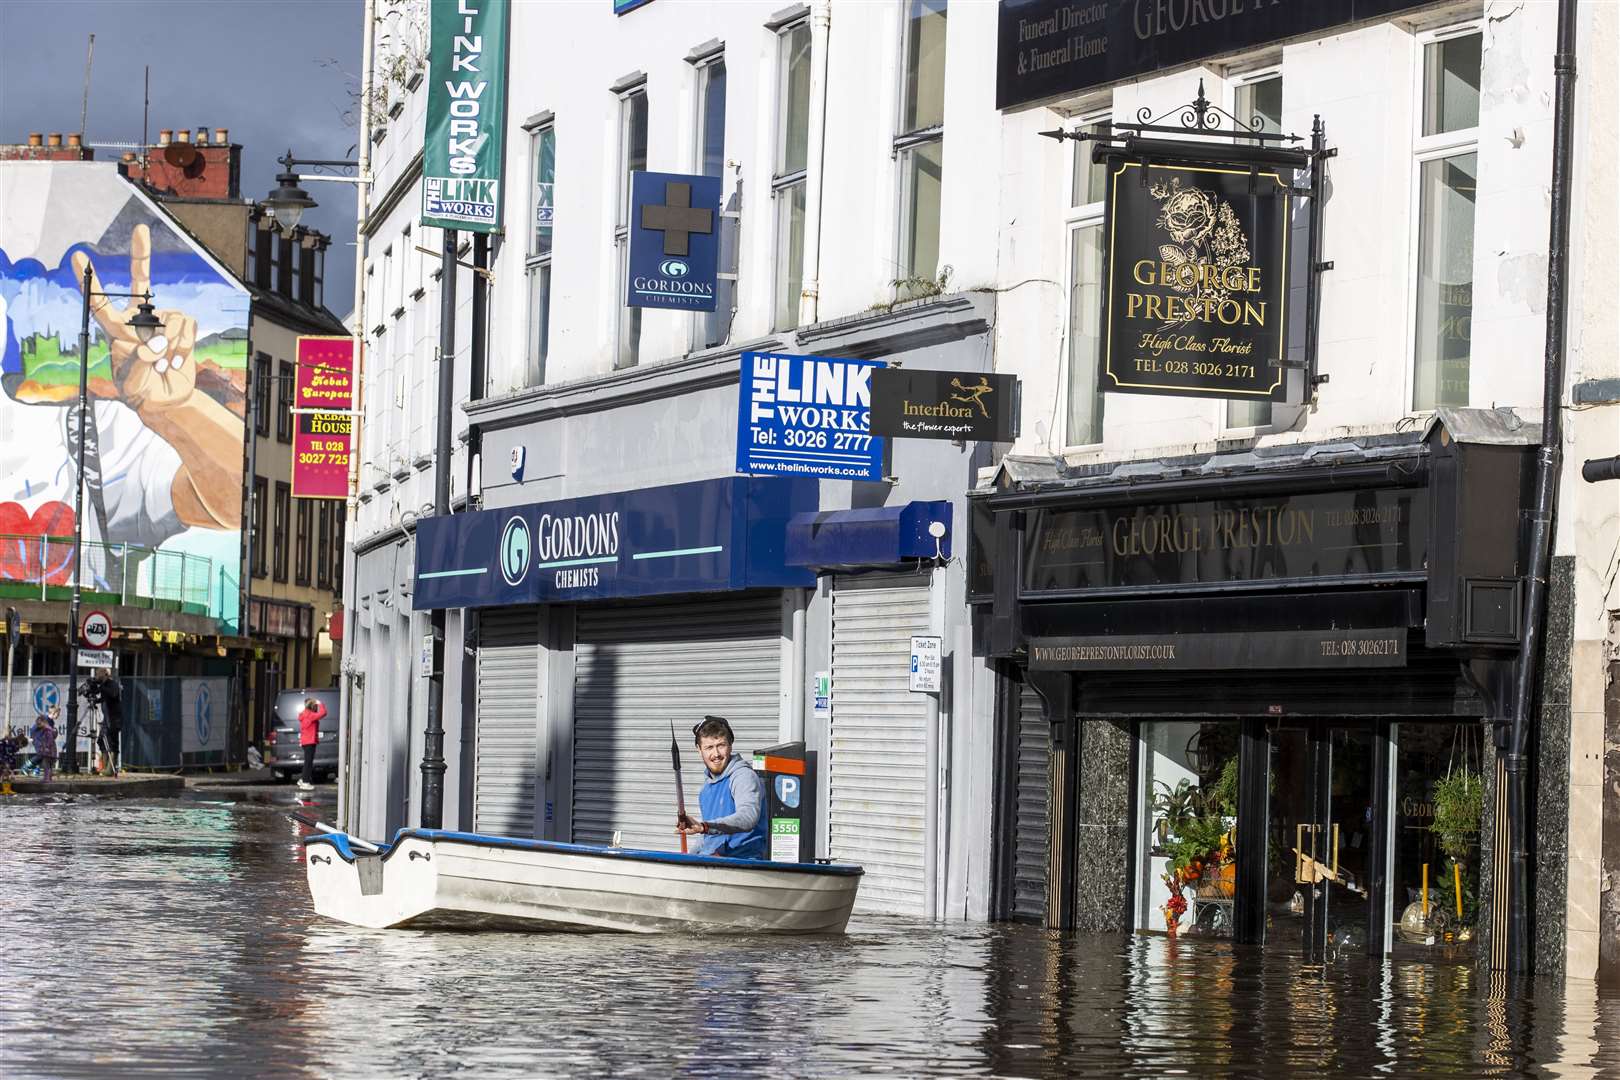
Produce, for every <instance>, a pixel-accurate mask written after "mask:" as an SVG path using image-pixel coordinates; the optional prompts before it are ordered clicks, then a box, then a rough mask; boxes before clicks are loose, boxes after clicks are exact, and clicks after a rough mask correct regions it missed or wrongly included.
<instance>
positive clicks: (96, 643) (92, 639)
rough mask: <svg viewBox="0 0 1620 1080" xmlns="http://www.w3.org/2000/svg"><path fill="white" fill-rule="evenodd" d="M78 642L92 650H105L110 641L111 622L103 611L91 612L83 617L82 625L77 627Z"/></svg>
mask: <svg viewBox="0 0 1620 1080" xmlns="http://www.w3.org/2000/svg"><path fill="white" fill-rule="evenodd" d="M79 640H80V641H82V642H84V643H85V644H86V645H88V646H90V647H91V648H92V649H105V648H106V647H107V643H108V642H109V641H111V640H112V620H111V619H109V618H108V617H107V613H106V612H105V611H91V612H89V613H87V614H86V615H85V617H84V625H83V626H81V627H79Z"/></svg>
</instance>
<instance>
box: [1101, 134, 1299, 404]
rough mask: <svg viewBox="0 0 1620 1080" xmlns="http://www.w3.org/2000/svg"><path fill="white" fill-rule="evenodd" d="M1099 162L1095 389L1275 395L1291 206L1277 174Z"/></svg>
mask: <svg viewBox="0 0 1620 1080" xmlns="http://www.w3.org/2000/svg"><path fill="white" fill-rule="evenodd" d="M1106 161H1107V164H1108V203H1107V211H1106V213H1107V218H1106V220H1105V222H1104V226H1103V228H1104V236H1105V237H1106V238H1107V240H1106V243H1107V265H1108V270H1107V273H1106V282H1105V287H1104V290H1103V310H1102V319H1101V323H1102V332H1103V350H1102V351H1103V357H1102V361H1103V362H1102V363H1101V364H1100V365H1098V385H1099V389H1101V390H1103V391H1104V392H1107V393H1122V394H1171V395H1179V396H1183V397H1213V398H1230V399H1238V400H1256V401H1280V400H1282V398H1283V395H1284V393H1285V387H1284V379H1283V361H1284V359H1285V352H1286V349H1287V342H1288V337H1287V333H1286V325H1287V320H1288V286H1289V283H1288V259H1289V251H1288V242H1289V237H1288V232H1289V229H1288V222H1289V207H1290V204H1291V202H1292V199H1291V197H1290V189H1289V185H1288V181H1287V180H1286V179H1285V178H1284V176H1283V174H1282V172H1281V171H1279V170H1278V169H1277V168H1274V167H1256V168H1255V169H1253V170H1252V171H1251V169H1250V168H1249V167H1248V166H1243V165H1229V164H1216V163H1204V162H1193V161H1151V162H1144V161H1141V160H1134V159H1130V158H1126V157H1124V156H1121V155H1117V154H1116V155H1110V156H1108V157H1107V158H1106Z"/></svg>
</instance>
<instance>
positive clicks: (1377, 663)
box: [1029, 627, 1406, 672]
mask: <svg viewBox="0 0 1620 1080" xmlns="http://www.w3.org/2000/svg"><path fill="white" fill-rule="evenodd" d="M1029 666H1030V667H1031V668H1032V669H1034V670H1037V671H1040V670H1048V671H1054V670H1055V671H1230V672H1245V671H1255V670H1260V669H1266V668H1349V667H1405V666H1406V629H1405V628H1404V627H1388V628H1377V629H1369V630H1280V631H1264V632H1253V631H1249V632H1244V633H1224V634H1135V635H1128V634H1127V635H1118V636H1114V635H1108V636H1102V637H1050V638H1031V639H1030V642H1029Z"/></svg>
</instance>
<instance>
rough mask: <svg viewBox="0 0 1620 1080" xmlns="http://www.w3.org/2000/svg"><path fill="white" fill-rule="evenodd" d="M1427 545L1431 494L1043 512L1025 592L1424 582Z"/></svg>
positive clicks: (1307, 496) (1028, 535) (1348, 493)
mask: <svg viewBox="0 0 1620 1080" xmlns="http://www.w3.org/2000/svg"><path fill="white" fill-rule="evenodd" d="M1429 546H1430V541H1429V500H1428V493H1427V491H1426V490H1425V489H1423V488H1363V489H1355V490H1340V491H1319V492H1309V493H1304V494H1299V495H1282V496H1272V497H1259V498H1244V499H1200V500H1189V501H1186V502H1173V503H1143V504H1139V505H1134V506H1118V507H1099V508H1095V509H1090V508H1088V509H1076V510H1049V509H1041V510H1035V511H1033V512H1031V515H1030V519H1029V524H1028V526H1027V527H1026V531H1025V536H1024V577H1023V590H1024V592H1025V593H1065V594H1072V593H1084V592H1088V591H1091V590H1108V591H1115V592H1117V591H1130V592H1147V591H1158V592H1163V591H1166V590H1176V589H1182V588H1185V587H1187V586H1191V585H1209V584H1226V583H1232V582H1284V581H1315V582H1319V581H1321V580H1322V579H1324V578H1382V579H1385V580H1389V579H1393V578H1400V579H1420V578H1422V577H1423V576H1424V573H1425V569H1424V568H1425V566H1426V564H1427V560H1428V555H1429Z"/></svg>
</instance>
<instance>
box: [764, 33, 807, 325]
mask: <svg viewBox="0 0 1620 1080" xmlns="http://www.w3.org/2000/svg"><path fill="white" fill-rule="evenodd" d="M799 30H803V31H804V32H805V33H806V34H807V35H808V34H809V33H810V18H809V16H808V15H806V16H803V17H801V18H797V19H794V20H793V21H791V22H788V23H784V24H782V25H781V26H779V27H777V28H776V29H775V31H774V36H775V38H776V88H775V99H776V100H775V102H774V106H773V109H772V112H773V114H774V116H775V118H776V121H775V131H774V133H773V135H772V138H771V256H772V257H771V324H770V325H771V329H772V330H773V331H781V330H796V329H798V326H799V304H798V302H797V299H796V298H795V300H794V303H793V307H792V309H791V312H792V313H791V316H788V314H787V312H786V311H785V310H784V307H783V304H784V302H785V301H786V300H787V299H788V293H789V291H790V290H789V288H788V283H789V281H790V280H791V278H790V275H789V274H788V270H789V264H788V252H789V250H790V247H791V244H790V240H791V237H790V236H789V235H788V232H787V230H785V229H784V228H783V225H782V222H783V213H784V209H787V208H790V207H791V204H792V199H793V198H794V196H795V194H796V193H797V192H799V191H804V190H806V189H807V185H808V184H809V178H810V130H809V123H808V120H807V121H806V124H805V162H804V168H802V169H786V165H787V157H788V153H787V141H788V132H789V129H790V127H791V125H790V115H789V110H790V108H791V106H792V95H791V93H790V92H789V84H790V82H791V80H790V79H789V77H788V76H789V73H790V71H791V70H792V65H791V63H790V60H791V57H790V56H789V55H788V48H787V46H788V41H789V39H790V37H791V35H792V34H794V33H795V32H796V31H799ZM810 48H811V55H810V57H809V60H808V62H809V63H810V64H811V65H812V66H813V65H814V64H815V55H814V49H815V44H814V39H813V38H812V39H811V45H810ZM805 93H806V95H808V94H809V88H808V85H807V86H806V90H805ZM808 108H809V102H808V101H807V102H806V109H807V116H808ZM779 170H786V171H779ZM799 291H800V293H801V295H802V293H803V291H804V266H803V265H802V263H801V265H800V266H799Z"/></svg>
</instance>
